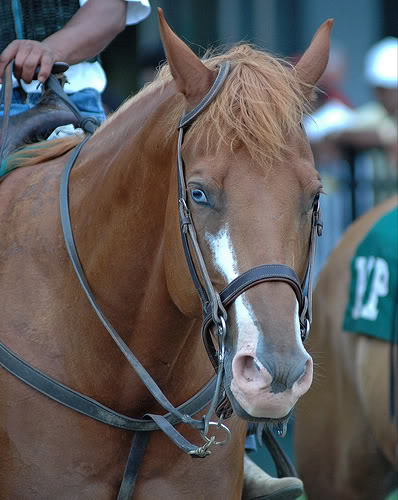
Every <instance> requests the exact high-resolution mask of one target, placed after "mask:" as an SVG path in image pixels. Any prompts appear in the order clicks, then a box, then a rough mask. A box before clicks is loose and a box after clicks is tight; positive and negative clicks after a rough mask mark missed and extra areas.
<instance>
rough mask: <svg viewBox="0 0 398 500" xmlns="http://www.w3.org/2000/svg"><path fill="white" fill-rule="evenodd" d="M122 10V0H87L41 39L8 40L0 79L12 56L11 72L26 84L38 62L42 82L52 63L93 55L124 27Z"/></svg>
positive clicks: (72, 61) (0, 57)
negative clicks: (68, 18)
mask: <svg viewBox="0 0 398 500" xmlns="http://www.w3.org/2000/svg"><path fill="white" fill-rule="evenodd" d="M126 12H127V3H126V1H125V0H87V2H86V3H85V4H84V5H83V6H82V7H81V8H80V9H79V10H78V11H77V12H76V14H75V15H74V16H73V17H72V18H71V19H70V21H69V22H68V23H67V24H66V25H65V26H64V28H62V29H61V30H59V31H57V32H56V33H54V34H53V35H51V36H49V37H48V38H46V39H44V40H43V41H42V42H37V41H35V40H14V41H13V42H12V43H10V45H8V47H6V48H5V49H4V51H3V53H2V54H1V55H0V80H1V79H2V77H3V74H4V70H5V67H6V66H7V64H8V63H9V62H10V61H11V60H12V59H14V58H15V63H14V75H15V76H16V77H17V78H22V79H23V80H24V81H25V82H26V83H30V82H31V81H32V77H33V74H34V71H35V69H36V67H37V66H38V65H40V68H41V69H40V73H39V80H40V81H42V82H44V81H45V80H46V79H47V78H48V76H49V74H50V71H51V68H52V67H53V65H54V63H55V62H57V61H64V62H66V63H68V64H77V63H79V62H81V61H85V60H86V59H90V58H91V57H94V56H96V55H97V54H98V53H99V52H101V50H103V49H104V48H105V47H106V46H107V45H108V44H109V43H110V42H111V41H112V40H113V38H115V36H116V35H117V34H118V33H120V32H121V31H122V30H123V29H124V27H125V24H126Z"/></svg>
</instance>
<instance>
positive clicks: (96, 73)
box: [0, 0, 151, 94]
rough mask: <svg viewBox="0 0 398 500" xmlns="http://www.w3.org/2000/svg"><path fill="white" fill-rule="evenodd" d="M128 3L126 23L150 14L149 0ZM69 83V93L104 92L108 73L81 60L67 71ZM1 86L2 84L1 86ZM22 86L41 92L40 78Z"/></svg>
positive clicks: (135, 0)
mask: <svg viewBox="0 0 398 500" xmlns="http://www.w3.org/2000/svg"><path fill="white" fill-rule="evenodd" d="M79 1H80V6H82V5H83V4H85V3H86V1H87V0H79ZM125 1H126V2H128V4H127V14H126V25H127V26H131V25H132V24H137V23H139V22H141V21H143V20H144V19H145V18H146V17H148V16H149V13H150V12H151V6H150V4H149V0H125ZM65 76H66V77H67V80H68V83H66V84H65V86H64V90H65V92H66V93H67V94H72V93H74V92H78V91H79V90H82V89H84V88H88V87H90V88H94V89H96V90H98V92H100V93H102V92H103V91H104V89H105V87H106V83H107V81H106V75H105V72H104V70H103V68H102V66H101V64H100V63H99V62H98V61H96V62H87V61H85V62H81V63H79V64H73V65H72V66H70V68H69V69H68V71H66V73H65ZM14 86H18V82H17V81H16V80H14ZM0 87H1V86H0ZM22 87H23V88H24V90H25V91H26V92H41V90H40V85H39V82H38V80H34V81H33V82H31V83H29V84H26V83H24V82H22Z"/></svg>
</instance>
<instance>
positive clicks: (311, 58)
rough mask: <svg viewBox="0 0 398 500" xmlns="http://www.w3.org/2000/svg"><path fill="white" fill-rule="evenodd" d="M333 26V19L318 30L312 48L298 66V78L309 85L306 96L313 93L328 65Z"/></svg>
mask: <svg viewBox="0 0 398 500" xmlns="http://www.w3.org/2000/svg"><path fill="white" fill-rule="evenodd" d="M332 26H333V19H328V20H327V21H326V22H324V23H323V24H322V26H320V27H319V28H318V30H317V32H316V33H315V35H314V37H313V39H312V41H311V44H310V46H309V47H308V49H307V50H306V51H305V52H304V54H303V56H302V57H301V59H300V60H299V62H298V63H297V64H296V71H297V74H298V77H299V78H300V80H301V81H302V82H303V83H304V84H305V85H306V87H307V85H308V87H307V88H308V91H305V93H306V94H310V93H312V87H313V86H314V85H316V84H317V82H318V80H319V79H320V77H321V76H322V75H323V72H324V71H325V69H326V66H327V64H328V60H329V49H330V34H331V31H332Z"/></svg>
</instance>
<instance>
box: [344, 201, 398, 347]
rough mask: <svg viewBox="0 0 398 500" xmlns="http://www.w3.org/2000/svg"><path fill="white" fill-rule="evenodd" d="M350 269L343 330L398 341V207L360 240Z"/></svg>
mask: <svg viewBox="0 0 398 500" xmlns="http://www.w3.org/2000/svg"><path fill="white" fill-rule="evenodd" d="M351 273H352V278H351V283H350V292H349V301H348V305H347V309H346V312H345V317H344V325H343V327H344V330H345V331H347V332H354V333H360V334H364V335H369V336H372V337H376V338H378V339H381V340H386V341H389V342H394V343H398V327H397V317H398V316H397V307H398V306H397V300H398V293H397V292H398V290H397V285H398V284H397V278H398V277H397V274H398V207H395V208H394V209H393V210H391V211H390V212H388V213H387V214H385V215H384V216H383V217H382V218H381V219H380V220H379V221H377V222H376V224H375V225H374V226H373V227H372V229H371V230H370V231H369V233H368V234H367V235H366V236H365V238H364V239H363V240H362V241H361V243H360V244H359V246H358V248H357V250H356V253H355V255H354V257H353V259H352V262H351Z"/></svg>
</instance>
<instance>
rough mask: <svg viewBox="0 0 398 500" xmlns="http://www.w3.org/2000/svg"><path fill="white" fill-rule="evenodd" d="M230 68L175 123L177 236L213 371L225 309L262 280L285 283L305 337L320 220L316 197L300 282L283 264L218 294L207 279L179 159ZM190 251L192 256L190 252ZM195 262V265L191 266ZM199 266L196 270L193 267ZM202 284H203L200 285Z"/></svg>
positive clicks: (218, 365) (261, 269) (253, 272)
mask: <svg viewBox="0 0 398 500" xmlns="http://www.w3.org/2000/svg"><path fill="white" fill-rule="evenodd" d="M229 70H230V63H229V61H227V62H224V63H222V64H221V65H220V69H219V73H218V76H217V78H216V80H215V82H214V84H213V86H212V88H211V89H210V91H209V93H208V94H207V96H206V97H205V98H204V99H203V101H202V102H201V103H200V104H199V105H198V106H197V107H196V108H195V109H194V110H192V111H191V112H190V113H187V114H186V115H185V116H184V117H183V118H182V119H181V120H180V122H179V125H178V129H179V135H178V150H177V167H178V168H177V175H178V204H179V219H180V228H181V237H182V242H183V247H184V252H185V257H186V260H187V263H188V267H189V271H190V273H191V277H192V281H193V283H194V284H195V287H196V290H197V292H198V295H199V297H200V300H201V303H202V312H203V324H202V337H203V341H204V344H205V347H206V350H207V353H208V355H209V358H210V360H211V362H212V364H213V366H214V368H215V370H216V372H220V371H221V370H222V364H223V360H224V350H225V337H226V335H227V312H226V308H227V306H228V305H230V304H231V303H232V302H233V301H234V300H235V299H236V298H237V297H239V295H241V294H242V293H244V292H245V291H246V290H248V289H249V288H251V287H253V286H255V285H257V284H259V283H263V282H265V281H284V282H286V283H288V284H289V285H290V286H291V287H292V288H293V291H294V293H295V295H296V298H297V301H298V304H299V320H300V331H301V338H302V341H303V342H305V340H306V339H307V337H308V333H309V330H310V326H311V322H312V274H313V268H314V259H315V249H316V237H317V236H320V235H321V234H322V227H323V225H322V221H321V220H320V204H319V199H317V200H316V201H315V203H314V207H313V213H312V228H311V234H310V246H309V248H310V249H309V258H308V265H307V270H306V273H305V278H304V281H303V285H302V284H301V283H300V281H299V278H298V277H297V274H296V273H295V271H294V270H293V269H291V268H290V267H289V266H286V265H284V264H265V265H259V266H257V267H254V268H252V269H250V270H249V271H247V272H245V273H243V274H241V275H240V276H238V277H237V278H235V279H234V280H233V281H232V282H231V283H229V284H228V285H227V286H226V288H224V290H222V292H221V293H218V292H217V291H216V290H215V288H214V287H213V284H212V282H211V280H210V278H209V273H208V271H207V268H206V265H205V261H204V258H203V255H202V252H201V250H200V246H199V243H198V238H197V234H196V230H195V226H194V223H193V219H192V215H191V211H190V210H189V208H188V200H187V197H188V191H187V187H186V181H185V172H184V171H185V167H184V161H183V159H182V144H183V141H184V135H185V133H186V132H187V130H188V129H189V127H190V125H191V124H192V123H193V121H194V120H195V119H196V117H197V116H198V115H199V114H200V113H201V112H202V111H203V110H204V109H205V108H206V107H207V106H208V105H209V104H210V103H211V101H212V99H213V98H214V96H215V95H217V93H218V90H219V89H220V88H221V86H222V84H223V83H224V81H225V79H226V77H227V75H228V73H229ZM192 254H193V255H192ZM195 262H196V263H197V266H195ZM196 267H198V268H199V273H198V271H197V269H196ZM202 283H203V284H202ZM212 325H215V326H216V335H215V336H216V338H217V344H218V349H216V348H215V346H214V343H213V340H212V335H211V326H212Z"/></svg>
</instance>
